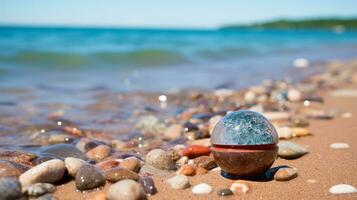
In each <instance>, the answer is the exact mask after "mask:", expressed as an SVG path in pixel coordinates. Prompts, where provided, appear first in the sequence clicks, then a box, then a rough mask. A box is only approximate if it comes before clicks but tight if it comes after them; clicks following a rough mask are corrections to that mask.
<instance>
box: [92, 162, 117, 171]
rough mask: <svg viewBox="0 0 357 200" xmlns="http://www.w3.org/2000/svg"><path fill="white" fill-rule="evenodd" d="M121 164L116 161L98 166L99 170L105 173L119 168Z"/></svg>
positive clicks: (101, 163)
mask: <svg viewBox="0 0 357 200" xmlns="http://www.w3.org/2000/svg"><path fill="white" fill-rule="evenodd" d="M119 164H120V163H119V162H118V161H116V160H105V161H102V162H100V163H98V164H97V166H98V167H99V169H101V170H103V171H105V170H108V169H112V168H115V167H118V166H119Z"/></svg>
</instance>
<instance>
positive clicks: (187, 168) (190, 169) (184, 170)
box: [177, 164, 195, 176]
mask: <svg viewBox="0 0 357 200" xmlns="http://www.w3.org/2000/svg"><path fill="white" fill-rule="evenodd" d="M177 173H178V174H182V175H186V176H194V175H195V167H194V166H193V165H190V164H186V165H183V166H182V167H181V168H180V169H179V170H178V171H177Z"/></svg>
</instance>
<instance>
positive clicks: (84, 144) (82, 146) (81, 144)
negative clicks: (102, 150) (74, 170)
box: [76, 137, 99, 152]
mask: <svg viewBox="0 0 357 200" xmlns="http://www.w3.org/2000/svg"><path fill="white" fill-rule="evenodd" d="M98 145H99V143H98V142H97V141H94V140H92V139H89V138H86V137H82V138H81V139H80V140H79V141H78V142H77V144H76V147H77V149H79V150H80V151H81V152H87V151H89V150H91V149H93V148H95V147H96V146H98Z"/></svg>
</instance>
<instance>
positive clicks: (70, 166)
mask: <svg viewBox="0 0 357 200" xmlns="http://www.w3.org/2000/svg"><path fill="white" fill-rule="evenodd" d="M64 163H65V165H66V168H67V171H68V174H69V175H71V176H72V177H76V174H77V172H78V169H79V168H80V167H82V166H83V165H86V164H88V163H87V162H86V161H84V160H81V159H79V158H73V157H68V158H66V159H65V160H64Z"/></svg>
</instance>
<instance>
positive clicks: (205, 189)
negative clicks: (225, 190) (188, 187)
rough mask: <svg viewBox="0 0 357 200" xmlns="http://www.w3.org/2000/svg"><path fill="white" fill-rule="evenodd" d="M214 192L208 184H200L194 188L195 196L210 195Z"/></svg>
mask: <svg viewBox="0 0 357 200" xmlns="http://www.w3.org/2000/svg"><path fill="white" fill-rule="evenodd" d="M211 192H212V187H211V186H210V185H208V184H206V183H200V184H198V185H196V186H195V187H193V188H192V193H194V194H209V193H211Z"/></svg>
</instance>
